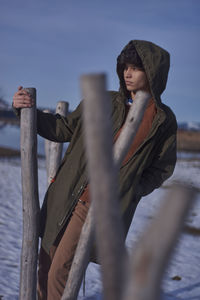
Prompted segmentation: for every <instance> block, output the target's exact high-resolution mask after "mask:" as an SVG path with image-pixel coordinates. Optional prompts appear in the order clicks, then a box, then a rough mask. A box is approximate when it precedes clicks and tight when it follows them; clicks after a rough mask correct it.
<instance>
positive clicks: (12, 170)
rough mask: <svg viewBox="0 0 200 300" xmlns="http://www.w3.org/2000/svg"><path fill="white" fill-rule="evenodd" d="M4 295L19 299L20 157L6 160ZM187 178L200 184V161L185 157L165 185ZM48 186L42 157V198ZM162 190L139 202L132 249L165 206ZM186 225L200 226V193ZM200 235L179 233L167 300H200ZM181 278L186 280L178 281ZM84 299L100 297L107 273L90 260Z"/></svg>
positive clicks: (1, 245) (1, 165)
mask: <svg viewBox="0 0 200 300" xmlns="http://www.w3.org/2000/svg"><path fill="white" fill-rule="evenodd" d="M0 174H1V176H0V191H1V192H0V295H3V296H4V297H3V299H4V300H11V299H12V300H15V299H18V292H19V274H20V251H21V238H22V213H21V211H22V208H21V171H20V160H19V159H18V158H16V159H14V158H12V159H0ZM176 180H184V181H185V182H187V183H190V184H193V185H195V186H198V188H200V161H199V160H194V161H187V160H184V159H183V160H180V161H178V163H177V166H176V168H175V172H174V175H173V176H172V177H171V178H170V179H169V180H168V181H167V182H166V183H165V184H164V186H168V185H169V184H171V183H172V182H173V181H176ZM45 189H46V174H45V163H44V161H43V160H40V161H39V196H40V200H41V201H42V199H43V197H44V193H45ZM166 191H167V189H166V188H160V189H158V190H156V191H154V192H153V193H152V194H151V195H148V196H146V197H144V198H143V199H142V200H141V202H140V203H139V205H138V208H137V211H136V214H135V217H134V220H133V222H132V225H131V228H130V231H129V234H128V237H127V247H128V248H131V247H132V246H133V245H134V244H135V243H136V242H137V240H138V239H139V237H140V235H141V234H142V232H143V230H144V229H145V227H146V226H148V224H149V222H151V219H152V218H153V217H154V215H155V214H156V211H157V210H158V209H159V205H160V203H161V201H162V199H163V196H164V194H165V193H166ZM185 222H186V224H187V225H189V226H193V227H195V228H200V194H198V197H197V201H196V202H195V204H194V205H193V207H192V209H191V211H190V213H189V215H188V217H187V219H186V221H185ZM199 242H200V236H199V235H196V236H195V235H191V234H188V233H185V232H183V233H182V235H181V236H180V237H179V241H178V244H177V246H176V249H175V252H174V254H173V256H172V259H171V261H170V265H169V267H168V269H167V270H166V273H165V277H164V281H163V287H162V291H163V300H178V299H185V300H186V299H187V300H199V299H200V267H199V265H200V251H199V244H200V243H199ZM174 276H179V277H177V278H179V279H180V280H173V279H172V278H173V277H174ZM78 299H79V300H83V299H86V300H92V299H94V300H100V299H102V297H101V274H100V267H99V266H98V265H96V264H92V263H91V264H90V265H89V267H88V269H87V272H86V296H85V297H84V296H83V292H82V289H81V290H80V293H79V298H78Z"/></svg>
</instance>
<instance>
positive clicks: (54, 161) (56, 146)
mask: <svg viewBox="0 0 200 300" xmlns="http://www.w3.org/2000/svg"><path fill="white" fill-rule="evenodd" d="M68 107H69V103H68V102H66V101H59V102H58V103H57V106H56V113H57V114H60V115H61V116H64V117H65V116H66V115H67V114H68ZM49 147H50V150H49V152H48V151H47V153H49V158H46V159H47V161H48V175H47V176H48V185H49V184H50V183H51V181H52V179H53V178H54V176H55V174H56V172H57V170H58V167H59V165H60V162H61V159H62V150H63V143H55V142H50V143H49Z"/></svg>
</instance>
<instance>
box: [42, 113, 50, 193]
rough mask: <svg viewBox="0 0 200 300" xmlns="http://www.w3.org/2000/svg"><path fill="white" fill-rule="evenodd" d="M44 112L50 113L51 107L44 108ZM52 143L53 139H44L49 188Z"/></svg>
mask: <svg viewBox="0 0 200 300" xmlns="http://www.w3.org/2000/svg"><path fill="white" fill-rule="evenodd" d="M43 112H44V113H50V110H49V109H45V110H43ZM50 144H51V141H50V140H47V139H44V153H45V161H46V174H47V188H48V186H49V157H50Z"/></svg>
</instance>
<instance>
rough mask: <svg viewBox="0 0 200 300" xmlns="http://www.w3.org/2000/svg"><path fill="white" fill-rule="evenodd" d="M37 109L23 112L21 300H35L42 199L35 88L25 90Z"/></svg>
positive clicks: (21, 144) (28, 109) (21, 126)
mask: <svg viewBox="0 0 200 300" xmlns="http://www.w3.org/2000/svg"><path fill="white" fill-rule="evenodd" d="M25 90H26V91H27V92H28V93H29V94H30V95H31V96H32V98H33V99H34V106H33V107H31V108H22V109H21V118H20V130H21V141H20V147H21V173H22V201H23V241H22V253H21V272H20V296H19V299H20V300H35V299H36V282H37V280H36V278H37V276H36V272H37V256H38V238H39V234H38V233H39V211H40V208H39V197H38V167H37V128H36V89H35V88H26V89H25Z"/></svg>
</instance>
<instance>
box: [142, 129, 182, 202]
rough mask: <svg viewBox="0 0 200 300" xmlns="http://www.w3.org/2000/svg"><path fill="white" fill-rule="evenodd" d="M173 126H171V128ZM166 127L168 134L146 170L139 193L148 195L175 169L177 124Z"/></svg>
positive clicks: (164, 136)
mask: <svg viewBox="0 0 200 300" xmlns="http://www.w3.org/2000/svg"><path fill="white" fill-rule="evenodd" d="M170 127H171V128H170ZM170 127H168V128H167V129H166V131H165V132H167V133H166V135H163V140H162V141H161V143H160V146H159V148H158V151H157V152H156V154H155V156H154V159H153V161H152V163H151V165H150V166H149V167H148V168H147V169H145V170H144V172H143V174H142V176H141V179H140V183H139V187H138V193H139V194H140V195H141V196H146V195H148V194H149V193H151V192H152V191H153V190H154V189H156V188H159V187H160V186H161V185H162V183H163V182H164V181H165V180H166V179H167V178H169V177H170V176H171V175H172V174H173V171H174V168H175V164H176V153H177V149H176V132H177V125H176V124H173V125H172V126H170Z"/></svg>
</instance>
